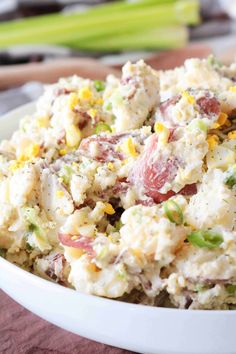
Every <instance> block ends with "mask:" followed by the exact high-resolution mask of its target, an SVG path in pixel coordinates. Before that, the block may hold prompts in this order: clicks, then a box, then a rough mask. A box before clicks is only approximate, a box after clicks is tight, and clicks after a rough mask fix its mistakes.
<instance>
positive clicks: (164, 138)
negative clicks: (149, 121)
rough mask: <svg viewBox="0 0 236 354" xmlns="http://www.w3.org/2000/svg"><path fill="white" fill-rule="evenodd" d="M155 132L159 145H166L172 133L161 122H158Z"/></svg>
mask: <svg viewBox="0 0 236 354" xmlns="http://www.w3.org/2000/svg"><path fill="white" fill-rule="evenodd" d="M154 131H155V133H157V134H158V143H160V144H162V145H166V144H167V142H168V139H169V136H170V131H169V129H168V128H166V127H165V126H164V124H162V123H160V122H156V123H155V125H154Z"/></svg>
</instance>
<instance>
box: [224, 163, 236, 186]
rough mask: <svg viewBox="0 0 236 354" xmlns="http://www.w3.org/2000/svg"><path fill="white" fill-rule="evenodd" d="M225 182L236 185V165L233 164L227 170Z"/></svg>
mask: <svg viewBox="0 0 236 354" xmlns="http://www.w3.org/2000/svg"><path fill="white" fill-rule="evenodd" d="M225 184H226V185H227V186H228V187H230V188H233V187H234V186H235V185H236V166H235V165H234V166H231V167H230V168H229V170H228V171H227V172H226V178H225Z"/></svg>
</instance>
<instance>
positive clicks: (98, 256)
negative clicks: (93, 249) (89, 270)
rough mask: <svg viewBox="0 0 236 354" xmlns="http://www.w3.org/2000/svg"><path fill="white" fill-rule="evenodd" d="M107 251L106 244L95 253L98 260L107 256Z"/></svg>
mask: <svg viewBox="0 0 236 354" xmlns="http://www.w3.org/2000/svg"><path fill="white" fill-rule="evenodd" d="M108 253H109V248H108V246H103V247H102V249H101V251H100V252H99V253H98V255H97V259H98V260H100V261H101V260H103V259H104V258H106V257H107V255H108Z"/></svg>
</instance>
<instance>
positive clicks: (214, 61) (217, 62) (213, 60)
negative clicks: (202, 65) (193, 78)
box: [207, 54, 223, 68]
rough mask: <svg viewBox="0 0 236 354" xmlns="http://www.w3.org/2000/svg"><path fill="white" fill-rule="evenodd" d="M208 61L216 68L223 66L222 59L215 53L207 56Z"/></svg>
mask: <svg viewBox="0 0 236 354" xmlns="http://www.w3.org/2000/svg"><path fill="white" fill-rule="evenodd" d="M207 62H208V64H210V65H212V66H214V67H215V68H221V67H222V65H223V64H222V63H221V62H220V60H218V59H216V57H215V56H214V55H213V54H210V55H209V56H208V58H207Z"/></svg>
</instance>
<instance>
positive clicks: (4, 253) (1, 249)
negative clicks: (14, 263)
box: [0, 248, 6, 258]
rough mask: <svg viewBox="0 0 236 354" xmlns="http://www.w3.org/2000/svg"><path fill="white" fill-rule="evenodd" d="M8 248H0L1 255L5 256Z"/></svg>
mask: <svg viewBox="0 0 236 354" xmlns="http://www.w3.org/2000/svg"><path fill="white" fill-rule="evenodd" d="M5 256H6V250H5V249H4V248H0V257H2V258H5Z"/></svg>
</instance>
